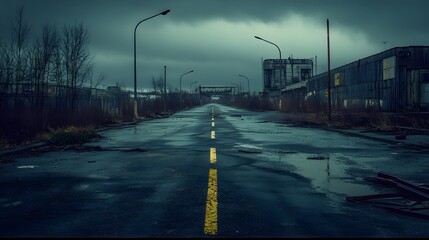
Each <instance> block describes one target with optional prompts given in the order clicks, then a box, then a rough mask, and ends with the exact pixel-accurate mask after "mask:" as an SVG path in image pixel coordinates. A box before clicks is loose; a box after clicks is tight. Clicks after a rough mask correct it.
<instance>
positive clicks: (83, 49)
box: [62, 24, 92, 112]
mask: <svg viewBox="0 0 429 240" xmlns="http://www.w3.org/2000/svg"><path fill="white" fill-rule="evenodd" d="M88 44H89V40H88V31H87V30H86V28H85V27H84V26H83V24H79V25H74V26H65V27H64V28H63V39H62V56H63V64H64V67H65V75H66V76H65V77H66V85H67V87H69V88H70V91H69V92H68V94H67V95H68V99H69V105H70V108H71V111H72V112H74V110H75V102H76V98H77V91H76V87H77V86H82V84H83V83H84V82H85V81H87V80H88V78H89V73H90V72H91V70H92V66H91V60H92V58H91V57H90V54H89V50H88Z"/></svg>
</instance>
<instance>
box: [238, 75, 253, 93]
mask: <svg viewBox="0 0 429 240" xmlns="http://www.w3.org/2000/svg"><path fill="white" fill-rule="evenodd" d="M238 76H240V77H244V78H246V79H247V91H248V92H249V96H250V84H249V78H248V77H246V76H244V75H241V74H238Z"/></svg>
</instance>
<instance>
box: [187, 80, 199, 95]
mask: <svg viewBox="0 0 429 240" xmlns="http://www.w3.org/2000/svg"><path fill="white" fill-rule="evenodd" d="M195 83H198V81H195V82H193V83H191V84H190V85H189V93H191V91H192V85H194V84H195Z"/></svg>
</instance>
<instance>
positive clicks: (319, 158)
mask: <svg viewBox="0 0 429 240" xmlns="http://www.w3.org/2000/svg"><path fill="white" fill-rule="evenodd" d="M307 159H309V160H324V159H329V157H326V156H314V157H307Z"/></svg>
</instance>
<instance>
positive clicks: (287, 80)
mask: <svg viewBox="0 0 429 240" xmlns="http://www.w3.org/2000/svg"><path fill="white" fill-rule="evenodd" d="M280 69H281V71H282V74H281V76H282V80H283V81H282V86H283V88H284V87H285V86H287V85H291V84H294V83H298V82H302V81H305V80H307V79H309V78H310V77H312V75H313V60H311V59H292V58H288V59H282V61H281V63H280V60H279V59H265V60H264V61H263V76H264V92H265V93H269V92H271V91H278V90H279V88H280Z"/></svg>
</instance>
